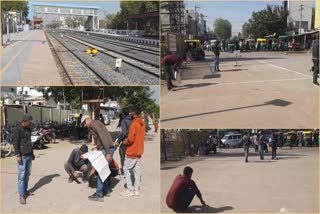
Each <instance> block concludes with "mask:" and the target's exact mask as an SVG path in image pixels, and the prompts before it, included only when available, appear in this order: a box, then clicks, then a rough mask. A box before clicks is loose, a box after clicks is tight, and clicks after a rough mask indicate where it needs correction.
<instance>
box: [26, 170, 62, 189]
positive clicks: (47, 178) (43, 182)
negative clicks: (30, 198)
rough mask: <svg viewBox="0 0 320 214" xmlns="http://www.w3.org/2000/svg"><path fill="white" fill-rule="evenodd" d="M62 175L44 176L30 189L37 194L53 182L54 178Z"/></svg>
mask: <svg viewBox="0 0 320 214" xmlns="http://www.w3.org/2000/svg"><path fill="white" fill-rule="evenodd" d="M59 176H60V174H57V173H56V174H52V175H47V176H44V177H43V178H40V180H39V181H38V182H37V183H36V184H35V185H34V186H33V187H32V188H31V189H30V191H31V192H35V191H37V190H38V189H40V188H41V187H43V186H45V185H47V184H49V183H51V181H52V180H53V178H55V177H59Z"/></svg>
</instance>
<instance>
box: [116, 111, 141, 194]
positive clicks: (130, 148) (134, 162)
mask: <svg viewBox="0 0 320 214" xmlns="http://www.w3.org/2000/svg"><path fill="white" fill-rule="evenodd" d="M140 113H141V112H140V109H138V108H137V107H133V108H131V109H130V114H131V116H132V121H131V125H130V128H129V134H128V138H127V139H126V140H125V141H124V142H123V143H124V144H125V145H126V146H127V148H126V157H125V160H124V166H123V170H124V175H125V179H126V184H127V189H126V190H125V191H123V192H121V193H120V195H121V196H124V197H131V196H139V195H140V182H141V166H140V164H141V156H142V154H143V152H144V135H145V124H144V122H143V118H142V117H141V116H140ZM116 145H117V143H116ZM132 177H133V178H134V182H133V181H132Z"/></svg>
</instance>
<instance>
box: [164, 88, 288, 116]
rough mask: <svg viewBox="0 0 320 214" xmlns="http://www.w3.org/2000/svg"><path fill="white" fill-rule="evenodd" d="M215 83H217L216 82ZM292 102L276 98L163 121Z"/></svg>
mask: <svg viewBox="0 0 320 214" xmlns="http://www.w3.org/2000/svg"><path fill="white" fill-rule="evenodd" d="M207 84H208V83H207ZM214 84H217V83H214ZM191 85H192V84H191ZM291 104H292V103H291V102H289V101H286V100H281V99H274V100H270V101H267V102H264V103H261V104H256V105H249V106H242V107H236V108H229V109H223V110H216V111H210V112H203V113H197V114H191V115H185V116H179V117H173V118H168V119H162V120H161V122H166V121H172V120H181V119H185V118H191V117H199V116H205V115H209V114H217V113H222V112H229V111H237V110H242V109H248V108H255V107H262V106H269V105H271V106H277V107H286V106H288V105H291Z"/></svg>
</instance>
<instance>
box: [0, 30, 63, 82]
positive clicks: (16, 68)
mask: <svg viewBox="0 0 320 214" xmlns="http://www.w3.org/2000/svg"><path fill="white" fill-rule="evenodd" d="M5 40H6V39H4V41H5ZM10 40H11V42H10V43H9V44H8V45H7V46H5V47H4V48H3V49H2V52H3V53H2V56H1V74H2V82H1V84H2V85H10V86H14V85H25V86H27V85H28V86H34V85H37V86H49V85H63V81H62V79H61V75H60V73H59V72H60V71H59V69H58V67H57V65H56V62H55V59H54V57H53V55H52V53H51V50H50V48H49V45H48V42H47V40H46V37H45V34H44V32H43V31H42V30H34V31H24V32H20V33H18V34H11V35H10Z"/></svg>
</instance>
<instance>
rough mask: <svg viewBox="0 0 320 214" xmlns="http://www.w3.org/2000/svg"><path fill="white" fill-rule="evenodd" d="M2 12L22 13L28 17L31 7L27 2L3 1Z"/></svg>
mask: <svg viewBox="0 0 320 214" xmlns="http://www.w3.org/2000/svg"><path fill="white" fill-rule="evenodd" d="M1 10H3V11H13V10H17V11H22V12H23V16H24V17H27V16H28V13H29V11H28V10H29V6H28V2H27V1H2V2H1Z"/></svg>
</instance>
